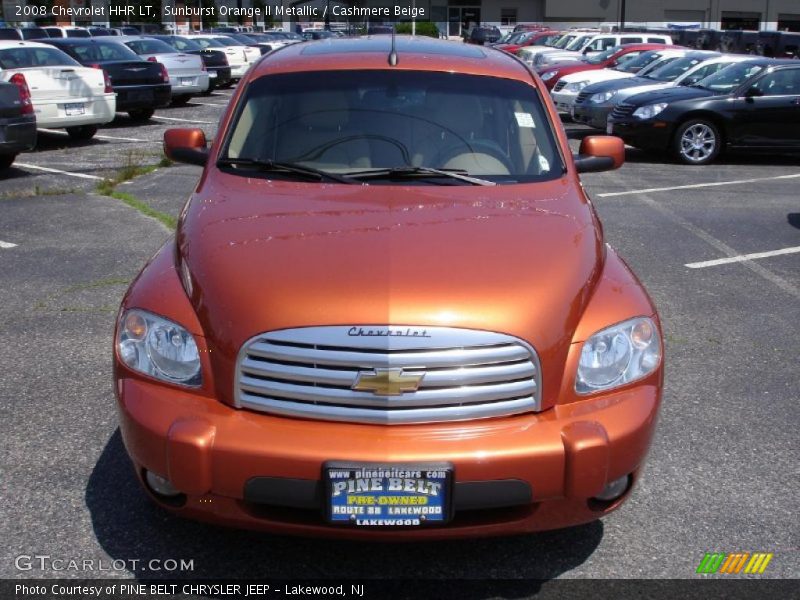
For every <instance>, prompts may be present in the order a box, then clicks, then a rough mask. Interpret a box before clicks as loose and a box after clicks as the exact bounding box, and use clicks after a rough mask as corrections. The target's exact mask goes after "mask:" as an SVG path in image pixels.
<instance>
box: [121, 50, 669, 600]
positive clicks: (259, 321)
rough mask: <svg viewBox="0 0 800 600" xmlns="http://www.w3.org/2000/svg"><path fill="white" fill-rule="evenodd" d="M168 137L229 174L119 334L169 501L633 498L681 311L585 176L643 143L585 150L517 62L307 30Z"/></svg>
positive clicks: (335, 513) (187, 510)
mask: <svg viewBox="0 0 800 600" xmlns="http://www.w3.org/2000/svg"><path fill="white" fill-rule="evenodd" d="M393 42H394V43H393ZM389 57H392V60H389V59H388V58H389ZM501 124H502V126H501ZM512 124H513V125H512ZM164 140H165V147H166V151H167V155H168V156H170V157H171V158H173V159H175V160H180V161H184V162H190V163H193V164H198V165H203V166H204V170H203V174H202V177H201V178H200V181H199V183H198V185H197V187H196V189H195V190H194V192H193V194H192V197H191V199H190V200H189V202H188V204H187V205H186V207H185V208H184V210H183V212H182V214H181V217H180V220H179V222H178V227H177V231H176V234H175V236H173V237H172V238H170V239H169V240H168V241H167V242H166V243H165V245H164V246H163V248H162V249H161V251H160V252H158V254H156V256H155V257H154V258H153V259H152V260H151V261H150V263H149V264H148V265H147V266H145V267H144V269H143V271H142V273H141V274H140V275H139V276H138V277H137V278H136V279H135V280H134V282H133V284H132V285H131V287H130V289H129V290H128V292H127V294H126V295H125V298H124V300H123V302H122V307H121V311H120V314H119V319H118V321H117V330H116V341H117V343H116V344H115V351H114V373H115V386H114V389H115V390H116V395H117V398H118V401H119V415H120V422H121V431H122V437H123V439H124V441H125V448H126V450H127V452H128V454H129V455H130V457H131V460H132V463H133V465H134V467H135V469H136V473H137V475H138V477H139V478H140V481H141V482H142V484H143V486H144V487H145V489H146V490H147V493H148V494H149V495H150V497H151V498H152V499H153V500H154V501H156V502H157V503H158V504H159V505H160V506H163V507H164V508H165V509H167V510H170V511H174V512H175V513H176V514H179V515H183V516H186V517H192V518H197V519H202V520H206V521H209V522H212V523H217V524H227V525H235V526H239V527H246V528H251V529H261V530H266V531H271V532H274V533H283V534H288V533H294V534H299V535H305V536H327V537H348V538H355V539H361V540H369V541H375V540H381V539H382V540H395V541H397V540H409V541H411V540H416V541H429V540H433V539H441V538H456V537H479V536H488V535H510V534H520V533H524V532H531V531H538V530H542V529H553V528H557V527H565V526H569V525H577V524H579V523H585V522H588V521H593V520H595V519H598V518H600V517H602V516H605V515H607V514H608V513H610V512H611V511H613V510H615V509H616V508H617V507H619V506H620V505H621V504H622V503H623V502H624V501H625V500H626V499H627V498H628V497H629V496H630V494H631V490H632V489H633V487H634V486H635V485H636V482H637V481H638V479H639V476H640V473H641V469H642V466H643V465H644V461H645V456H646V454H647V449H648V447H649V445H650V440H651V438H652V435H653V432H654V429H655V425H656V417H657V414H658V408H659V404H660V402H661V390H662V385H663V373H664V370H663V361H662V354H663V347H662V343H661V333H660V331H661V327H660V323H659V319H658V315H657V313H656V308H655V307H654V306H653V303H652V302H651V301H650V299H649V297H648V296H647V293H646V291H645V290H644V288H643V287H642V286H641V284H640V283H639V281H638V280H637V279H636V276H635V275H634V274H633V273H631V271H630V270H629V269H628V267H627V266H626V265H625V263H624V262H623V260H622V259H621V258H620V257H619V256H618V255H617V254H616V252H614V250H613V249H612V248H611V247H610V246H608V245H607V244H606V243H605V240H604V237H603V229H602V227H601V225H600V221H599V219H598V216H597V214H596V213H595V210H594V207H593V205H592V203H591V202H590V201H589V198H587V196H586V193H585V191H584V189H583V186H582V185H581V182H580V178H579V173H583V172H589V171H605V170H610V169H614V168H617V167H619V166H621V165H622V163H623V161H624V156H625V149H624V146H623V144H622V140H620V139H619V138H615V137H610V136H588V137H586V138H584V139H583V140H582V141H581V147H580V150H579V151H578V154H577V155H573V152H572V149H571V148H570V145H569V140H568V138H567V135H566V132H565V130H564V128H563V127H562V126H561V122H560V121H559V119H558V114H557V113H556V111H555V107H554V106H553V103H552V102H551V101H550V99H549V98H548V97H547V94H545V93H544V92H543V90H542V89H541V85H540V83H539V80H538V79H537V78H536V77H535V76H534V75H533V73H532V72H531V71H530V69H528V68H527V67H526V66H524V65H523V64H522V63H521V62H520V61H518V60H516V59H515V58H514V57H512V56H509V55H507V54H505V53H502V52H486V51H485V50H484V49H483V48H480V47H476V46H471V45H467V44H454V43H452V42H447V41H439V40H418V39H414V38H411V37H405V36H398V37H397V39H396V40H395V41H393V40H392V38H391V36H380V35H379V36H373V37H372V38H345V39H341V40H339V39H331V40H320V41H317V42H307V43H304V44H292V45H291V46H287V47H285V48H283V49H281V50H279V51H276V52H270V53H269V54H266V55H264V57H263V58H262V59H261V60H260V61H259V62H257V63H256V64H254V65H253V66H252V67H251V68H250V70H249V71H247V73H246V74H245V75H244V76H243V77H242V81H241V82H240V83H239V85H238V86H237V87H236V91H235V93H234V95H233V97H232V99H231V102H230V105H229V106H228V108H227V109H226V112H225V115H224V116H223V117H222V119H221V121H220V127H219V131H218V133H216V134H215V136H214V142H213V144H212V145H211V146H210V147H209V146H208V144H207V142H206V137H205V134H204V132H203V131H202V130H201V129H178V130H175V129H173V130H169V131H167V132H166V134H165V136H164ZM207 535H209V536H217V535H221V534H220V533H219V532H218V531H217V530H208V532H207ZM369 551H374V550H373V549H372V548H370V549H369ZM536 559H537V557H536V556H532V558H531V560H536ZM423 597H424V595H423Z"/></svg>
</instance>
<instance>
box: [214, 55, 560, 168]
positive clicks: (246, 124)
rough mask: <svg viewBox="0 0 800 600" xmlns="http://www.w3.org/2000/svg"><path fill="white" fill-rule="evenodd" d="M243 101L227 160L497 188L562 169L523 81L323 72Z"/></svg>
mask: <svg viewBox="0 0 800 600" xmlns="http://www.w3.org/2000/svg"><path fill="white" fill-rule="evenodd" d="M245 94H246V95H245V98H244V99H243V100H242V102H241V103H240V105H239V108H238V110H237V112H236V115H235V117H234V122H233V124H232V125H231V127H230V129H229V133H228V135H227V138H226V139H227V141H226V143H225V146H224V149H223V152H222V154H221V155H220V159H221V161H225V160H231V159H232V160H233V161H237V162H239V163H241V162H242V161H247V160H251V161H258V162H261V163H264V162H269V161H274V162H276V163H283V164H294V165H301V166H303V167H307V168H313V169H318V170H324V171H326V172H330V173H337V174H340V175H347V174H348V173H349V174H354V173H356V172H359V173H362V174H363V172H364V171H368V170H370V169H408V168H415V167H421V168H433V169H442V170H448V171H457V172H459V173H461V174H464V175H471V176H477V177H482V178H486V179H488V180H492V181H496V182H498V183H517V182H523V181H538V180H541V179H547V178H554V177H558V176H560V175H561V173H562V169H563V165H562V161H561V158H560V156H559V153H558V151H557V146H556V144H555V138H554V135H553V131H552V127H551V124H550V123H549V121H548V120H547V117H546V113H545V111H544V108H543V106H542V103H541V100H540V98H539V96H538V94H537V93H536V91H535V90H534V88H532V87H530V86H528V85H526V84H524V83H521V82H518V81H513V80H509V79H500V78H492V77H482V76H475V75H462V74H453V73H437V72H419V71H399V70H392V71H325V72H319V73H288V74H278V75H269V76H264V77H260V78H259V79H256V80H255V81H253V82H252V83H251V84H250V85H249V86H248V88H247V90H246V92H245ZM371 181H372V180H371Z"/></svg>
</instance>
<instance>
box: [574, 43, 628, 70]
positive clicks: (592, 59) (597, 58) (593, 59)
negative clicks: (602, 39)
mask: <svg viewBox="0 0 800 600" xmlns="http://www.w3.org/2000/svg"><path fill="white" fill-rule="evenodd" d="M620 50H622V46H612V47H611V48H609V49H608V50H603V51H602V52H598V53H597V54H595V55H594V56H586V57H584V58H583V61H584V62H586V63H589V64H590V65H599V64H600V63H602V62H605V61H607V60H608V59H609V58H611V57H612V56H614V54H616V53H617V52H619V51H620Z"/></svg>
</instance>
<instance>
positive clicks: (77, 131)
mask: <svg viewBox="0 0 800 600" xmlns="http://www.w3.org/2000/svg"><path fill="white" fill-rule="evenodd" d="M67 133H68V134H69V137H71V138H72V139H73V140H81V141H85V140H90V139H92V138H93V137H94V134H95V133H97V125H81V126H79V127H67Z"/></svg>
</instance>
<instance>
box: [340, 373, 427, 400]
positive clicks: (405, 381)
mask: <svg viewBox="0 0 800 600" xmlns="http://www.w3.org/2000/svg"><path fill="white" fill-rule="evenodd" d="M423 377H425V373H413V374H412V373H403V369H375V370H374V371H361V372H359V374H358V377H357V378H356V382H355V383H354V384H353V387H352V389H354V390H358V391H359V392H372V393H373V394H375V395H376V396H399V395H400V394H403V393H404V392H416V391H417V388H419V384H420V382H421V381H422V378H423Z"/></svg>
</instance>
